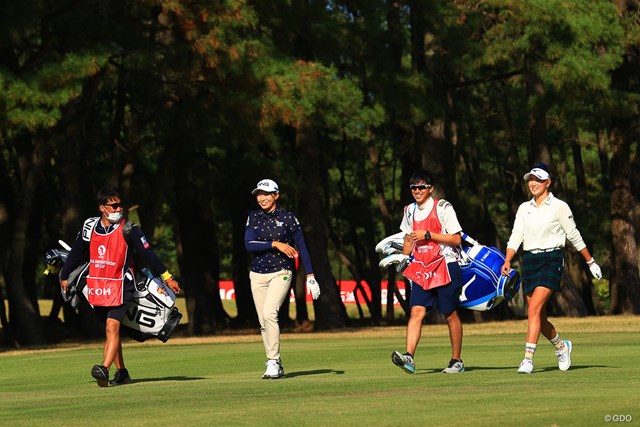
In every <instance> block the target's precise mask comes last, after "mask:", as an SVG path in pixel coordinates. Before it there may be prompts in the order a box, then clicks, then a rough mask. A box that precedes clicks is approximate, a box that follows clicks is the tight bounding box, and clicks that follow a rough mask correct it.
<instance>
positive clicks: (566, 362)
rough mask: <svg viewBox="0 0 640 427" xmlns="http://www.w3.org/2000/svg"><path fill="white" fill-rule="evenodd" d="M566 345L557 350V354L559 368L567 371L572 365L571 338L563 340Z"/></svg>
mask: <svg viewBox="0 0 640 427" xmlns="http://www.w3.org/2000/svg"><path fill="white" fill-rule="evenodd" d="M563 341H564V345H563V346H562V349H561V350H556V356H558V368H560V370H561V371H566V370H568V369H569V368H570V367H571V350H573V344H571V341H569V340H563Z"/></svg>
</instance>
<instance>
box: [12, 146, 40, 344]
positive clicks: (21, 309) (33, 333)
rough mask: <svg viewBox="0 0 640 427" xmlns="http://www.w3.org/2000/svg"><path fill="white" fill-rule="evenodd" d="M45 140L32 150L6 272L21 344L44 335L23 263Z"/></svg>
mask: <svg viewBox="0 0 640 427" xmlns="http://www.w3.org/2000/svg"><path fill="white" fill-rule="evenodd" d="M46 148H47V146H46V143H45V141H44V140H42V139H37V140H36V142H35V146H34V148H33V151H32V152H31V153H30V159H29V161H28V169H27V170H26V173H25V178H24V180H23V182H22V187H21V189H20V190H21V191H20V196H21V197H20V202H19V205H18V211H17V215H16V220H15V228H14V232H13V235H12V237H11V244H10V245H11V255H10V261H9V265H10V266H11V269H10V270H9V274H8V275H7V278H8V281H7V292H8V297H9V322H10V323H11V324H12V325H11V326H12V329H13V331H14V332H15V334H16V339H17V340H18V341H19V343H20V344H22V345H42V344H44V343H45V338H44V334H43V330H42V325H41V322H40V315H39V313H38V310H37V309H36V307H35V306H34V304H33V300H32V299H31V297H30V296H29V292H28V290H27V289H28V286H27V283H25V276H24V266H25V256H26V254H27V251H28V245H29V243H28V242H27V239H28V236H29V234H30V227H33V226H34V225H33V224H30V223H29V220H30V219H31V215H32V212H33V209H34V204H35V197H36V194H37V191H38V184H39V180H40V176H41V173H42V168H43V167H44V163H45V161H46V159H47V158H48V153H47V150H46Z"/></svg>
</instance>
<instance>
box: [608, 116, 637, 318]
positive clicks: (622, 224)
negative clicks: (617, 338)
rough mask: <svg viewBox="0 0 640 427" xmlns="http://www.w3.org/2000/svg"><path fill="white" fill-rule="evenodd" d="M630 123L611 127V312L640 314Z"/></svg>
mask: <svg viewBox="0 0 640 427" xmlns="http://www.w3.org/2000/svg"><path fill="white" fill-rule="evenodd" d="M633 128H634V127H632V126H631V123H628V122H621V123H617V124H616V125H615V126H613V127H612V130H611V135H610V146H611V235H612V238H613V254H612V260H613V269H612V272H611V280H610V286H611V312H612V313H614V314H638V313H640V277H639V269H638V246H637V243H636V239H635V236H636V230H635V226H634V222H633V218H632V216H631V215H632V212H633V209H634V207H635V204H636V203H635V200H634V196H633V193H632V192H631V182H630V174H631V170H630V148H631V143H630V140H629V139H630V135H631V134H632V133H633V131H632V129H633Z"/></svg>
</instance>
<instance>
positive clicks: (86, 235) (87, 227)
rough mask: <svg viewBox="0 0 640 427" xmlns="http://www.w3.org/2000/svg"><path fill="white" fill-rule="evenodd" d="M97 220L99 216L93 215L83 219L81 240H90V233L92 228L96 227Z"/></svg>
mask: <svg viewBox="0 0 640 427" xmlns="http://www.w3.org/2000/svg"><path fill="white" fill-rule="evenodd" d="M99 220H100V217H99V216H94V217H92V218H88V219H86V220H85V221H84V224H83V225H82V240H84V241H85V242H89V241H90V240H91V233H93V229H94V228H96V224H98V221H99Z"/></svg>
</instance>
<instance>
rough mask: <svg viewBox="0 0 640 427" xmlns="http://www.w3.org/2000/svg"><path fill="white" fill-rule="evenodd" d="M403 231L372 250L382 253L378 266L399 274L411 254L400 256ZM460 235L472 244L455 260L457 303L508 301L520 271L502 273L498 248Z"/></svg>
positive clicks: (486, 305)
mask: <svg viewBox="0 0 640 427" xmlns="http://www.w3.org/2000/svg"><path fill="white" fill-rule="evenodd" d="M404 235H405V233H403V232H400V233H397V234H393V235H391V236H388V237H386V238H385V239H383V240H381V241H380V242H379V243H378V244H377V245H376V252H379V253H382V254H383V255H386V256H385V257H384V258H383V259H382V260H381V261H380V263H379V264H378V265H379V266H380V267H389V266H391V265H395V266H396V270H397V271H398V272H399V273H401V272H402V271H404V269H405V268H407V266H408V265H409V264H410V263H411V261H412V257H410V256H407V255H403V254H402V253H401V251H402V244H403V241H404ZM462 238H463V239H464V240H465V241H466V242H467V243H469V244H471V245H472V246H470V247H463V248H462V251H461V259H460V261H458V264H460V267H461V269H462V281H463V282H464V285H463V286H462V291H461V293H460V306H461V307H464V308H467V309H469V310H475V311H488V310H491V309H492V308H494V307H495V306H497V305H498V304H500V303H501V302H502V301H504V300H507V301H508V300H511V299H512V298H513V297H515V296H516V294H517V293H518V290H519V289H520V283H521V280H520V274H519V273H518V272H517V271H516V270H513V269H511V271H510V272H509V276H503V275H502V273H501V271H500V269H501V267H502V264H504V259H505V258H504V255H503V254H502V252H500V251H499V250H498V249H496V248H494V247H490V246H484V245H481V244H479V243H478V242H477V241H475V240H474V239H472V238H471V237H469V236H467V235H466V234H464V233H462Z"/></svg>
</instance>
